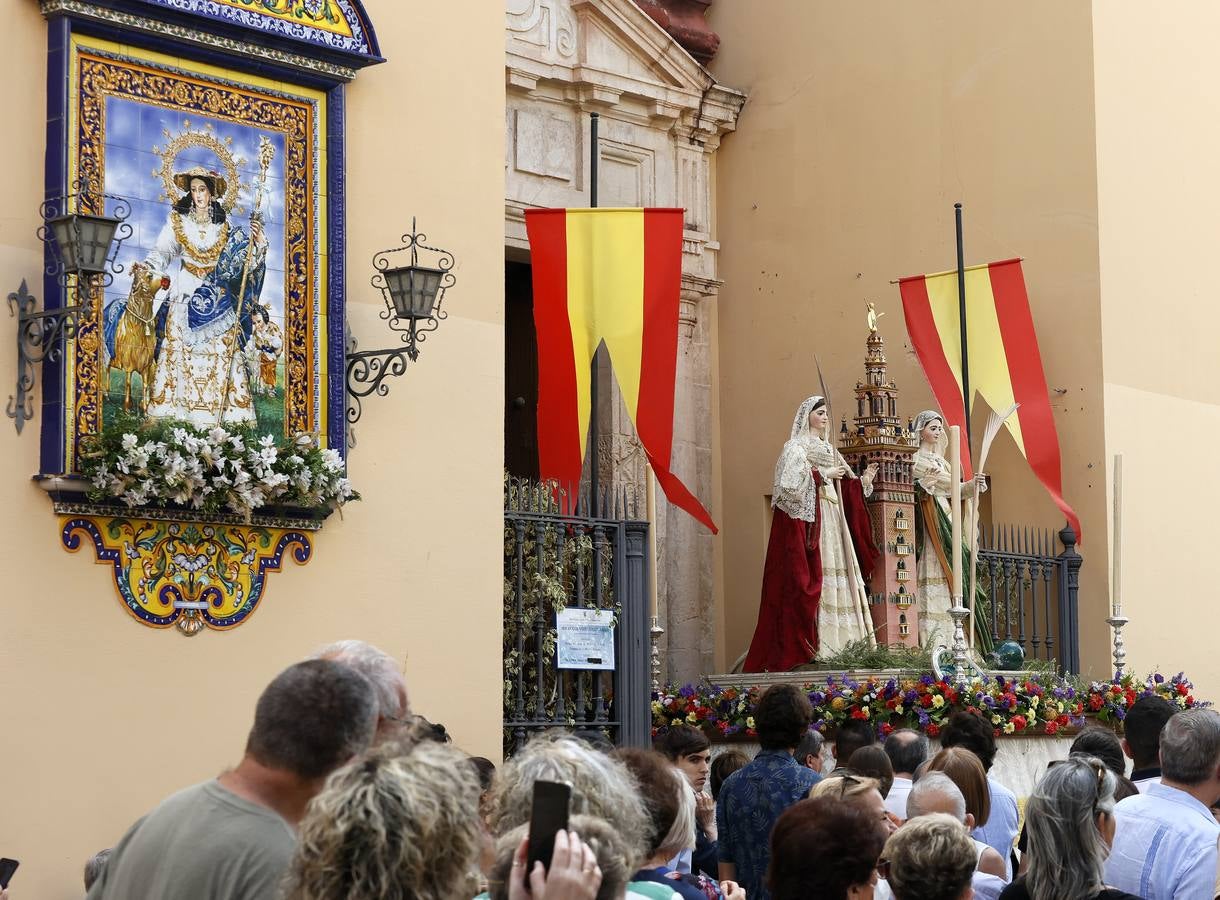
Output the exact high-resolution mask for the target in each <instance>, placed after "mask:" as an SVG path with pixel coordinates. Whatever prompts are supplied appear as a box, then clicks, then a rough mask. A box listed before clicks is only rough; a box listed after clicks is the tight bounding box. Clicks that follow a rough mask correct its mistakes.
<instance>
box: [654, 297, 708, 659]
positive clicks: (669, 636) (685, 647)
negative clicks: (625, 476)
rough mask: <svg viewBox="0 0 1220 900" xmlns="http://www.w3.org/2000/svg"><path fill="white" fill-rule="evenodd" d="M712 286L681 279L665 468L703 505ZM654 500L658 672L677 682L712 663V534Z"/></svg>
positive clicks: (687, 517) (705, 494)
mask: <svg viewBox="0 0 1220 900" xmlns="http://www.w3.org/2000/svg"><path fill="white" fill-rule="evenodd" d="M718 287H719V283H718V282H716V281H715V280H714V279H708V278H701V277H699V276H694V275H684V276H683V278H682V296H681V305H680V308H679V329H678V370H677V381H676V386H675V397H674V449H673V458H672V464H673V471H674V474H676V475H677V476H678V477H679V478H681V479H682V480H683V481H684V482H685V483H686V485H687V487H689V488H690V489H691V490H692V491H693V492H694V493H695V495H696V496H698V497H699V498H701V499H702V500H703V502H704V503H707V504H710V503H711V496H712V415H711V346H710V335H709V327H708V323H707V320H706V316H705V315H704V309H705V305H704V304H703V302H702V301H703V300H705V299H707V298H708V297H710V296H713V295H714V294H715V292H716V291H717V289H718ZM659 505H660V506H661V509H660V510H659V513H658V519H659V526H660V527H659V529H658V531H659V534H658V538H659V545H658V546H659V547H660V548H661V549H660V550H659V553H658V559H657V570H658V581H657V591H658V609H659V617H660V621H661V625H662V627H663V628H665V632H666V633H665V637H664V638H663V640H664V648H663V649H664V656H665V659H666V662H667V663H668V665H667V669H668V671H666V672H665V673H664V674H665V676H666V677H667V678H668V679H669V680H671V681H675V682H681V683H685V682H687V681H693V680H697V679H698V678H699V677H700V676H701V675H703V674H705V673H707V672H710V671H711V670H712V663H713V654H714V651H715V621H714V619H713V611H712V596H713V589H714V585H713V569H712V563H713V547H712V540H713V537H712V535H711V533H710V532H708V530H707V529H706V528H704V527H703V526H702V525H700V524H699V523H698V522H696V521H695V520H694V519H692V518H691V517H690V516H689V515H687V514H686V513H685V512H682V511H680V510H678V509H677V508H676V507H673V506H670V505H669V504H668V503H660V504H659Z"/></svg>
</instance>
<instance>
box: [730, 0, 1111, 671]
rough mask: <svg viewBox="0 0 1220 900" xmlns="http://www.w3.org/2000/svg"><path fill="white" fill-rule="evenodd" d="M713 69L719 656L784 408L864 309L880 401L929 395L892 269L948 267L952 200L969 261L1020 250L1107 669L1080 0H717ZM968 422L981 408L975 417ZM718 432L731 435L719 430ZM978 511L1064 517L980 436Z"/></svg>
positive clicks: (746, 618)
mask: <svg viewBox="0 0 1220 900" xmlns="http://www.w3.org/2000/svg"><path fill="white" fill-rule="evenodd" d="M709 19H710V21H711V23H712V27H713V28H714V30H715V31H716V32H717V33H718V34H720V35H721V38H722V43H721V48H720V51H719V53H718V55H717V57H716V59H715V60H714V62H713V65H712V69H713V72H714V74H715V75H716V77H717V78H718V79H719V80H720V81H722V82H723V83H725V84H730V85H733V86H734V87H736V88H739V89H741V90H744V91H746V92H747V93H748V95H749V100H748V101H747V103H746V106H745V109H744V111H743V113H742V115H741V119H740V121H739V123H738V127H737V130H736V131H735V132H734V133H732V134H730V135H728V136H727V137H726V138H725V140H724V143H723V145H722V147H721V149H720V151H719V154H718V160H717V183H718V189H719V227H720V232H719V233H720V239H721V242H722V246H723V250H722V256H721V262H722V267H721V274H722V277H723V278H724V279H725V286H724V288H723V289H722V291H721V293H720V298H719V301H718V303H717V311H718V319H719V321H718V328H719V335H720V346H719V367H720V386H719V398H720V434H721V460H722V468H721V481H722V492H723V493H722V496H723V501H722V502H723V507H722V509H723V512H722V522H723V525H724V530H723V532H722V533H723V542H722V544H721V552H722V560H721V562H722V565H723V571H724V602H723V606H724V618H723V622H722V623H721V625H722V628H723V630H724V635H725V637H724V642H723V654H724V655H723V657H722V658H721V659H720V660H718V662H721V663H722V664H731V663H732V662H733V660H734V659H736V658H737V656H738V655H739V654H740V653H742V652H743V651H744V650H745V649H746V647H747V646H748V644H749V641H750V637H751V635H752V633H753V629H754V624H755V620H756V616H757V610H758V596H759V584H760V580H761V574H762V562H763V555H764V550H765V547H766V541H767V530H766V529H767V522H768V516H767V506H766V496H767V495H768V494H769V493H770V492H771V482H772V475H773V471H774V465H775V459H776V456H777V455H778V453H779V450H780V447H781V446H782V444H783V442H784V440H786V439H787V437H788V432H789V428H790V426H791V422H792V415H793V412H794V410H795V409H796V407H797V405H798V404H799V403H800V401H801V400H802V399H803V398H804V397H806V396H808V395H810V394H814V393H820V391H819V390H818V379H817V374H816V371H815V369H814V364H813V355H814V354H815V353H816V354H818V356H819V358H820V361H821V365H822V369H823V371H824V372H825V374H826V377H827V381H828V383H829V388H830V391H831V394H832V399H833V402H834V405H835V415H836V418H837V417H838V416H839V415H840V414H844V413H849V412H850V411H851V410H852V409H854V402H853V401H854V398H853V394H852V390H851V389H852V387H853V386H854V384H855V382H856V380H857V379H859V378H861V377H862V375H863V355H864V341H865V337H866V336H867V330H866V327H865V320H864V304H865V301H866V300H872V301H874V302H875V303H876V304H877V309H878V310H879V311H882V312H884V313H886V315H885V317H884V318H883V319H882V320H881V330H882V333H883V335H884V336H885V338H886V341H887V352H888V357H889V361H890V374H891V376H892V377H893V378H894V379H895V380H896V381H897V382H898V384H899V385H900V387H901V388H902V389H903V395H902V403H901V406H902V412H903V413H904V414H905V415H914V414H915V413H917V412H918V411H920V410H921V409H924V408H926V407H927V406H928V405H929V404H930V402H931V398H930V392H929V390H928V389H927V386H926V383H925V381H924V379H923V376H922V373H921V372H920V370H919V367H918V364H917V363H916V361H915V359H914V357H913V355H912V354H911V353H909V352H908V351H907V350H906V349H905V346H904V344H905V340H906V330H905V327H904V325H903V322H902V311H901V303H900V301H899V297H898V290H897V288H896V287H895V286H893V285H891V284H890V283H889V282H890V280H891V279H894V278H897V277H899V276H903V275H913V274H919V273H924V272H931V271H938V270H944V269H949V268H952V267H953V265H954V242H953V241H954V239H953V203H954V201H959V200H960V201H961V202H963V203H964V204H965V215H966V219H965V221H966V255H967V261H968V262H969V263H982V262H987V261H992V260H998V259H1006V258H1009V257H1012V256H1023V257H1024V258H1025V273H1026V279H1027V283H1028V286H1029V292H1030V300H1031V304H1032V307H1033V314H1034V321H1035V326H1036V328H1037V331H1038V338H1039V342H1040V344H1041V348H1042V354H1043V360H1044V364H1045V369H1046V376H1047V381H1048V383H1049V385H1050V386H1051V388H1052V390H1053V391H1054V390H1055V389H1056V388H1057V389H1060V390H1062V391H1063V393H1061V394H1060V393H1054V394H1053V396H1052V401H1053V406H1054V410H1055V418H1056V423H1057V425H1058V429H1059V436H1060V439H1061V442H1062V448H1063V464H1064V465H1063V467H1064V484H1065V490H1066V494H1067V497H1068V499H1069V501H1070V502H1071V503H1073V504H1074V506H1075V508H1076V511H1077V512H1078V513H1079V515H1080V517H1081V519H1082V521H1083V527H1084V530H1085V535H1084V539H1085V542H1086V543H1085V547H1084V555H1085V557H1086V563H1085V565H1084V568H1083V571H1082V573H1081V583H1082V594H1081V622H1082V625H1081V629H1082V632H1083V637H1082V644H1083V646H1082V656H1083V662H1084V664H1085V665H1086V666H1089V665H1092V666H1093V667H1094V668H1095V670H1096V671H1097V672H1098V673H1099V674H1100V673H1101V672H1102V671H1104V670H1105V669H1106V668H1107V663H1106V658H1107V657H1106V648H1107V646H1108V633H1107V629H1106V626H1105V624H1104V622H1103V621H1102V620H1103V619H1104V616H1105V611H1104V610H1105V602H1106V601H1105V597H1106V582H1105V578H1106V571H1107V552H1106V543H1107V541H1106V532H1107V525H1106V520H1105V514H1104V513H1105V503H1106V493H1105V486H1104V483H1103V481H1102V477H1103V476H1102V473H1103V468H1104V467H1103V460H1104V458H1105V450H1104V446H1103V433H1102V383H1101V374H1102V369H1101V348H1100V345H1099V339H1098V337H1099V333H1100V329H1101V309H1100V305H1099V304H1100V301H1099V288H1098V261H1097V252H1098V251H1097V230H1096V229H1097V196H1096V175H1095V155H1094V146H1095V140H1094V131H1093V66H1092V59H1091V54H1090V50H1091V46H1092V36H1091V14H1090V9H1089V8H1088V6H1085V5H1081V4H1069V3H1059V2H1055V0H1038V2H1033V3H1027V4H1024V5H1022V6H1021V7H1020V8H1019V9H1014V8H1012V7H1009V6H1001V5H997V4H977V3H971V2H965V0H953V2H941V3H920V4H892V3H879V2H861V3H834V2H829V0H815V2H810V0H773V2H769V3H767V4H765V10H764V9H763V8H762V7H761V6H759V5H758V4H747V3H718V4H715V5H714V6H713V7H712V8H711V11H710V14H709ZM978 412H979V415H977V416H976V418H975V428H976V433H977V432H978V431H980V430H981V428H982V423H983V421H984V420H985V412H982V411H981V410H980V411H978ZM730 436H732V437H730ZM989 468H990V470H991V474H992V475H993V476H994V484H995V492H994V494H993V510H994V516H995V520H996V521H999V522H1015V523H1021V524H1030V525H1039V526H1042V527H1048V528H1055V529H1058V528H1059V527H1061V526H1062V523H1063V519H1062V517H1061V515H1060V514H1059V512H1058V510H1057V509H1056V508H1055V507H1054V505H1053V504H1052V503H1051V502H1050V500H1049V499H1048V498H1047V497H1046V494H1045V493H1044V492H1043V490H1042V489H1041V487H1040V485H1039V484H1038V482H1037V480H1036V479H1035V478H1034V477H1033V475H1032V474H1031V473H1030V472H1029V470H1028V468H1027V467H1026V465H1025V464H1024V461H1023V460H1022V459H1021V458H1020V456H1019V454H1018V453H1017V451H1016V449H1015V447H1014V446H1013V445H1012V443H1011V441H1010V440H1009V439H1008V438H1007V437H1004V436H1002V437H1001V439H1000V440H999V441H997V445H996V448H995V449H994V450H993V455H992V463H991V464H989Z"/></svg>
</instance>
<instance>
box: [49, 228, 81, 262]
mask: <svg viewBox="0 0 1220 900" xmlns="http://www.w3.org/2000/svg"><path fill="white" fill-rule="evenodd" d="M75 220H76V217H75V216H59V217H57V218H54V219H52V220H51V221H50V222H48V223H47V224H48V225H50V227H51V236H52V237H53V238H54V239H55V246H56V247H57V248H59V255H60V257H61V258H62V259H63V261H64V269H66V270H67V271H69V272H74V271H76V227H75V224H76V223H75Z"/></svg>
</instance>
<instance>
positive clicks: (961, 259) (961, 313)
mask: <svg viewBox="0 0 1220 900" xmlns="http://www.w3.org/2000/svg"><path fill="white" fill-rule="evenodd" d="M953 216H954V218H955V219H956V221H957V318H958V323H959V325H960V333H961V337H962V404H963V406H964V407H965V413H966V447H967V448H969V447H972V446H973V443H972V442H971V437H970V354H969V351H968V350H967V347H966V254H965V251H964V250H963V249H962V205H961V204H960V203H954V204H953Z"/></svg>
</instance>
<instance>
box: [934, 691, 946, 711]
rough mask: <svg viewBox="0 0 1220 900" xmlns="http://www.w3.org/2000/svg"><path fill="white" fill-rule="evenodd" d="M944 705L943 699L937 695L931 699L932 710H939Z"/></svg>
mask: <svg viewBox="0 0 1220 900" xmlns="http://www.w3.org/2000/svg"><path fill="white" fill-rule="evenodd" d="M944 705H945V698H944V697H942V696H941V695H940V694H937V695H936V696H935V697H933V698H932V707H933V708H934V709H940V708H941V707H942V706H944Z"/></svg>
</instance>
